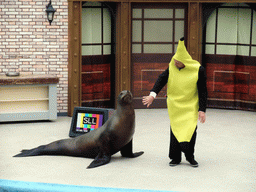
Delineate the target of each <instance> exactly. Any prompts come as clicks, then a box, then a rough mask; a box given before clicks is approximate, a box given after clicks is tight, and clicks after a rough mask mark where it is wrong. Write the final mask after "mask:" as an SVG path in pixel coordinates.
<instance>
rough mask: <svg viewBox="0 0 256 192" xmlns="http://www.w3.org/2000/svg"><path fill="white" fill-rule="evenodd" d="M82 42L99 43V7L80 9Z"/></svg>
mask: <svg viewBox="0 0 256 192" xmlns="http://www.w3.org/2000/svg"><path fill="white" fill-rule="evenodd" d="M82 43H101V9H98V8H84V9H82Z"/></svg>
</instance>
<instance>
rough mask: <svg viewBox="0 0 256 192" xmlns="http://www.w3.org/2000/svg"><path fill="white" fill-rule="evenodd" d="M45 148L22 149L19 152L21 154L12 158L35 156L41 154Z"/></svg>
mask: <svg viewBox="0 0 256 192" xmlns="http://www.w3.org/2000/svg"><path fill="white" fill-rule="evenodd" d="M44 147H45V146H39V147H37V148H33V149H28V150H27V149H24V150H22V151H21V153H19V154H17V155H14V156H13V157H28V156H37V155H42V154H43V149H44Z"/></svg>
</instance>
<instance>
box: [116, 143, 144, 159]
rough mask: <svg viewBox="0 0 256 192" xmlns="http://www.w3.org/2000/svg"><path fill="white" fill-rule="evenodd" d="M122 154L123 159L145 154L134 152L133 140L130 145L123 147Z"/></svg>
mask: <svg viewBox="0 0 256 192" xmlns="http://www.w3.org/2000/svg"><path fill="white" fill-rule="evenodd" d="M120 152H121V155H122V156H123V157H130V158H134V157H139V156H141V155H142V154H143V153H144V152H143V151H141V152H137V153H133V152H132V140H131V141H130V142H129V143H128V144H126V145H125V146H124V147H122V149H121V150H120Z"/></svg>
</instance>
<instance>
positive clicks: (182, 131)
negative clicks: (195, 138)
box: [167, 40, 200, 143]
mask: <svg viewBox="0 0 256 192" xmlns="http://www.w3.org/2000/svg"><path fill="white" fill-rule="evenodd" d="M174 59H175V60H177V61H180V62H182V63H183V64H184V65H185V68H183V69H181V70H179V69H178V68H177V67H176V66H175V65H174ZM199 67H200V63H199V62H198V61H196V60H193V59H192V57H191V56H190V55H189V53H188V52H187V49H186V47H185V44H184V40H180V41H179V43H178V47H177V51H176V53H175V55H174V56H173V58H172V60H171V62H170V64H169V78H168V83H167V106H168V113H169V117H170V123H171V129H172V132H173V134H174V136H175V137H176V139H177V140H178V142H179V143H181V142H190V140H191V138H192V135H193V133H194V131H195V129H196V125H197V119H198V109H199V104H198V103H199V99H198V90H197V81H198V72H199Z"/></svg>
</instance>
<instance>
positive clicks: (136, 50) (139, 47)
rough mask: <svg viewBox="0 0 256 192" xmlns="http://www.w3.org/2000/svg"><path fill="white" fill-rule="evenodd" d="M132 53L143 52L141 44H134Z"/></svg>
mask: <svg viewBox="0 0 256 192" xmlns="http://www.w3.org/2000/svg"><path fill="white" fill-rule="evenodd" d="M132 53H141V44H139V45H138V44H135V45H132Z"/></svg>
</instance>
